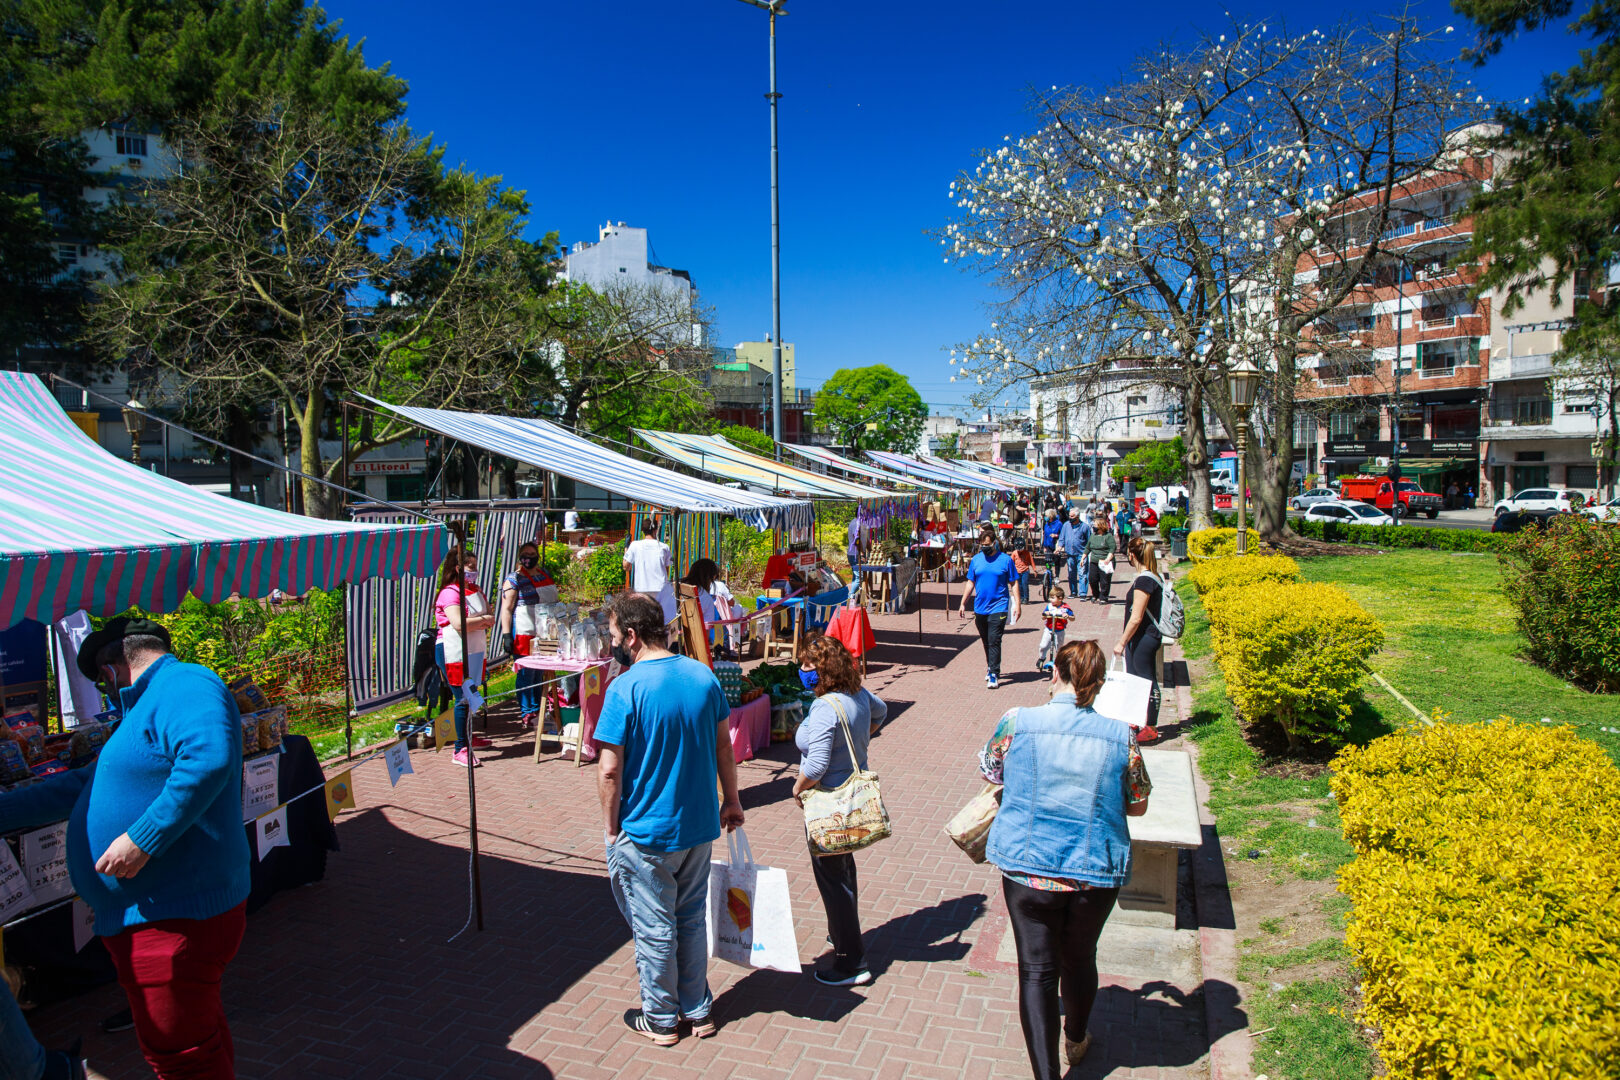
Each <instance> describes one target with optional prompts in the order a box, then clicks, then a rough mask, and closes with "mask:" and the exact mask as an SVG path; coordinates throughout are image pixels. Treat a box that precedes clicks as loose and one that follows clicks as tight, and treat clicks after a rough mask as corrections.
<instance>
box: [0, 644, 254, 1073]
mask: <svg viewBox="0 0 1620 1080" xmlns="http://www.w3.org/2000/svg"><path fill="white" fill-rule="evenodd" d="M79 669H80V670H81V671H83V672H84V673H85V674H86V675H87V676H89V677H90V678H92V679H95V680H96V681H97V682H98V683H100V684H101V685H102V686H103V687H104V688H105V689H106V690H107V692H108V693H109V695H110V696H112V697H114V699H115V700H117V701H118V702H120V703H121V705H122V711H123V720H122V722H120V723H119V725H118V729H117V730H116V731H114V732H113V734H112V736H111V737H110V738H109V739H108V740H107V744H106V746H104V747H102V750H101V755H100V757H99V758H98V759H97V760H96V762H95V764H93V765H90V766H87V767H85V768H82V769H73V770H71V771H69V772H65V773H57V774H56V775H54V776H51V777H47V778H46V779H44V780H42V781H41V782H39V783H37V784H33V785H30V786H28V787H24V788H20V789H18V790H16V791H12V792H8V793H6V794H4V795H0V831H10V830H13V829H24V828H30V827H36V826H40V825H48V824H51V823H52V822H56V821H61V820H62V819H63V818H68V833H67V858H68V873H69V876H70V877H71V878H72V880H73V887H74V888H75V889H77V890H78V893H79V896H80V897H82V898H83V899H84V901H85V902H86V903H88V904H89V905H90V908H91V910H92V911H94V913H95V917H96V927H95V929H96V933H97V934H99V935H100V936H101V938H102V940H103V942H104V943H105V944H106V946H107V951H108V952H109V953H110V954H111V955H112V958H113V964H114V966H116V967H117V969H118V981H119V983H120V984H122V986H123V987H124V992H125V993H126V994H128V995H129V1003H130V1009H131V1011H132V1012H133V1014H134V1018H135V1035H136V1037H137V1038H138V1039H139V1040H140V1044H141V1052H142V1053H143V1054H144V1055H145V1056H146V1060H147V1063H148V1064H150V1065H151V1066H152V1069H153V1071H154V1072H156V1073H157V1075H158V1076H159V1077H179V1076H186V1077H207V1078H210V1080H213V1078H220V1080H228V1078H231V1077H234V1076H235V1074H236V1073H235V1064H234V1054H233V1051H232V1047H231V1034H230V1030H229V1028H228V1027H227V1026H226V1023H225V1010H224V1006H223V1004H222V1002H221V1000H220V982H221V979H222V978H223V977H224V974H225V966H226V965H227V964H228V963H229V962H230V961H231V958H232V957H234V956H235V955H236V950H237V947H238V946H239V945H240V944H241V941H242V931H243V928H244V926H245V925H246V916H245V913H244V909H245V907H246V901H247V895H248V887H249V877H248V871H249V855H248V846H247V837H246V834H245V832H244V830H243V828H242V723H241V717H240V716H239V715H238V713H237V709H236V700H235V698H234V697H233V696H232V695H231V692H230V691H229V690H227V689H226V688H225V684H224V683H223V682H221V681H220V679H219V676H217V675H215V674H214V673H213V672H212V671H209V670H208V669H207V668H205V667H200V666H198V665H196V664H182V663H181V662H180V661H179V660H176V659H175V658H174V656H173V655H172V654H171V653H170V652H169V632H168V630H167V629H166V628H165V627H163V626H162V625H161V624H159V623H155V622H153V621H151V620H149V619H128V618H116V619H110V620H108V621H107V623H106V625H105V626H103V627H102V628H101V629H100V630H97V631H95V632H94V633H92V634H91V635H90V636H89V637H87V638H86V639H85V641H84V645H83V647H82V648H81V649H80V651H79Z"/></svg>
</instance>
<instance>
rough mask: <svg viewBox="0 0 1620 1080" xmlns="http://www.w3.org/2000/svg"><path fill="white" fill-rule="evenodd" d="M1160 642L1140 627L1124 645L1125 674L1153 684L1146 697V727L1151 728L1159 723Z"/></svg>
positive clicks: (1154, 635)
mask: <svg viewBox="0 0 1620 1080" xmlns="http://www.w3.org/2000/svg"><path fill="white" fill-rule="evenodd" d="M1150 617H1151V616H1144V618H1150ZM1161 640H1163V639H1161V638H1160V637H1159V635H1158V634H1156V633H1154V632H1153V631H1151V630H1148V629H1147V628H1146V627H1142V628H1139V629H1138V630H1137V631H1136V636H1135V637H1134V638H1132V639H1131V640H1130V641H1128V642H1126V644H1125V673H1126V674H1128V675H1136V676H1138V677H1140V678H1143V679H1147V680H1148V681H1149V682H1151V683H1152V684H1153V691H1152V693H1151V694H1149V695H1148V711H1147V725H1148V727H1153V726H1154V725H1155V724H1157V723H1158V722H1159V663H1158V660H1159V643H1160V641H1161Z"/></svg>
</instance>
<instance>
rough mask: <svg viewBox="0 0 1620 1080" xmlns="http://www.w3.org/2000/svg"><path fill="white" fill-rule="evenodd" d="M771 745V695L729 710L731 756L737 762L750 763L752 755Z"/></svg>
mask: <svg viewBox="0 0 1620 1080" xmlns="http://www.w3.org/2000/svg"><path fill="white" fill-rule="evenodd" d="M769 745H771V695H769V694H761V695H760V696H759V697H757V698H755V699H754V700H753V701H750V702H748V703H747V704H745V705H738V706H737V707H736V708H735V709H732V710H731V754H732V756H733V757H735V758H736V759H737V760H738V761H752V760H753V758H754V755H755V754H757V753H758V752H759V751H761V750H763V749H765V748H766V747H767V746H769Z"/></svg>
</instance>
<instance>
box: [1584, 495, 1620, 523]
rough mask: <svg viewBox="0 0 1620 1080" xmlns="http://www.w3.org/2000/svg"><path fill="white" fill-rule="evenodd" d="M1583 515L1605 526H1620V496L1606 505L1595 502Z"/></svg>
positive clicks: (1585, 508)
mask: <svg viewBox="0 0 1620 1080" xmlns="http://www.w3.org/2000/svg"><path fill="white" fill-rule="evenodd" d="M1581 513H1583V514H1585V515H1586V516H1587V517H1589V518H1591V519H1592V520H1593V521H1601V522H1603V523H1604V524H1605V525H1620V495H1616V496H1615V497H1614V498H1612V499H1610V500H1609V501H1608V502H1606V503H1600V502H1598V501H1596V500H1593V502H1592V505H1591V506H1587V507H1584V508H1583V509H1582V510H1581Z"/></svg>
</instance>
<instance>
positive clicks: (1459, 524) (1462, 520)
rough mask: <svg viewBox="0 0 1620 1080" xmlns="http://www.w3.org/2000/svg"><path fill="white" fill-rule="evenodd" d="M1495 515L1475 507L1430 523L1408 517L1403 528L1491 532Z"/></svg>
mask: <svg viewBox="0 0 1620 1080" xmlns="http://www.w3.org/2000/svg"><path fill="white" fill-rule="evenodd" d="M1304 516H1305V511H1303V510H1290V511H1288V517H1289V520H1291V521H1292V520H1297V519H1299V518H1302V517H1304ZM1492 517H1493V515H1492V512H1491V508H1490V507H1488V506H1481V507H1475V508H1474V509H1473V510H1442V511H1440V516H1439V517H1437V518H1435V519H1434V520H1433V521H1430V520H1429V519H1428V518H1426V517H1422V516H1419V517H1408V518H1402V519H1401V527H1402V528H1405V527H1406V526H1407V525H1417V526H1419V527H1421V528H1425V529H1481V530H1485V531H1489V530H1490V527H1491V519H1492Z"/></svg>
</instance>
